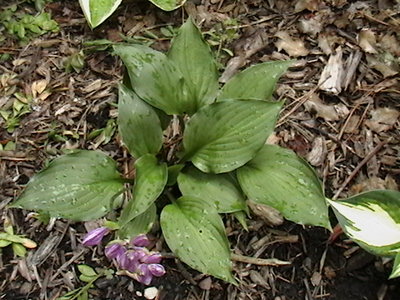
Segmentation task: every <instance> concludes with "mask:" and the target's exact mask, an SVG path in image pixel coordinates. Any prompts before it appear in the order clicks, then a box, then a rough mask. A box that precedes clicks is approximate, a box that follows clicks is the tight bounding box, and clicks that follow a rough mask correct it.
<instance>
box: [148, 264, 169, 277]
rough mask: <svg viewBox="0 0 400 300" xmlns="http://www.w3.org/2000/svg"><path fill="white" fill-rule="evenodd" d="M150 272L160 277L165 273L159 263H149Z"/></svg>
mask: <svg viewBox="0 0 400 300" xmlns="http://www.w3.org/2000/svg"><path fill="white" fill-rule="evenodd" d="M148 269H149V271H150V273H151V274H152V275H154V276H156V277H161V276H163V275H164V274H165V269H164V267H163V266H162V265H160V264H150V265H148Z"/></svg>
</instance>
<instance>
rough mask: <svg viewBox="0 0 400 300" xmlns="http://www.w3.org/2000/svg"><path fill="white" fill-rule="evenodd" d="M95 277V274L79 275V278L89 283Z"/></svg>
mask: <svg viewBox="0 0 400 300" xmlns="http://www.w3.org/2000/svg"><path fill="white" fill-rule="evenodd" d="M95 279H97V276H87V275H83V274H82V275H79V280H80V281H83V282H86V283H89V282H92V281H93V280H95Z"/></svg>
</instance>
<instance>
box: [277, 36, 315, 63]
mask: <svg viewBox="0 0 400 300" xmlns="http://www.w3.org/2000/svg"><path fill="white" fill-rule="evenodd" d="M275 36H276V37H278V38H279V40H278V41H276V42H275V46H276V47H277V48H278V51H281V50H282V49H283V50H285V52H286V53H287V54H289V56H292V57H299V56H306V55H308V53H309V51H308V50H307V49H306V47H305V46H304V43H303V41H301V40H300V39H295V38H292V37H290V35H289V34H288V33H287V32H286V31H278V32H277V33H276V34H275Z"/></svg>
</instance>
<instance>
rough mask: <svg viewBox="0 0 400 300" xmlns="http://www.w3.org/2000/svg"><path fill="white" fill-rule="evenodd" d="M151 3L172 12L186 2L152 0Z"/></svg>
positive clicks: (181, 0)
mask: <svg viewBox="0 0 400 300" xmlns="http://www.w3.org/2000/svg"><path fill="white" fill-rule="evenodd" d="M150 2H151V3H153V4H154V5H155V6H157V7H159V8H161V9H162V10H165V11H171V10H174V9H177V8H178V7H181V6H182V5H183V4H185V2H186V0H150Z"/></svg>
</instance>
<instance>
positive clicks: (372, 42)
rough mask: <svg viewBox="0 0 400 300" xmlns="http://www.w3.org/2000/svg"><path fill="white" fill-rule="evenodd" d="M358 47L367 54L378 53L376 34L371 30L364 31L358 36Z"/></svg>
mask: <svg viewBox="0 0 400 300" xmlns="http://www.w3.org/2000/svg"><path fill="white" fill-rule="evenodd" d="M358 45H359V46H360V47H361V49H363V50H364V52H366V53H371V54H375V53H378V51H377V50H376V47H377V46H376V37H375V33H374V32H373V31H372V30H371V29H369V28H364V29H362V30H361V31H360V33H359V34H358Z"/></svg>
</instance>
